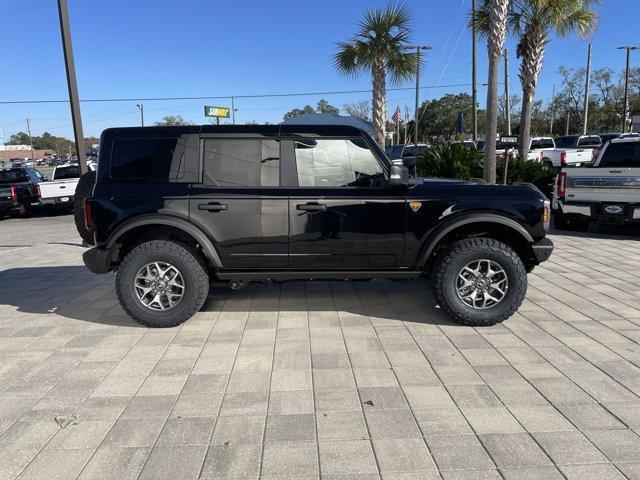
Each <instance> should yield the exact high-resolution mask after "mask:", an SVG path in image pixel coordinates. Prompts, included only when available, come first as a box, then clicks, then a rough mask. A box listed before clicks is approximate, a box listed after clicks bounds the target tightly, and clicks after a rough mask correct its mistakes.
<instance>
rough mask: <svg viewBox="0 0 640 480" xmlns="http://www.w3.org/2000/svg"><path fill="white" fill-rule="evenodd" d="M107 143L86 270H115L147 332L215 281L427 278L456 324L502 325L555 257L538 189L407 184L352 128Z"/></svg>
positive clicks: (155, 135) (242, 130)
mask: <svg viewBox="0 0 640 480" xmlns="http://www.w3.org/2000/svg"><path fill="white" fill-rule="evenodd" d="M100 144H101V155H100V162H99V166H98V170H97V173H96V174H95V175H96V177H95V186H94V187H93V191H92V193H91V195H90V197H89V198H87V199H86V201H85V202H84V214H85V222H86V228H88V229H89V232H90V233H91V239H92V241H93V242H92V243H93V244H94V245H95V248H92V249H90V250H88V251H86V252H85V253H84V255H83V258H84V262H85V265H86V266H87V267H88V268H89V269H90V270H91V271H92V272H95V273H106V272H109V271H112V270H116V271H117V275H116V291H117V295H118V298H119V300H120V303H121V304H122V307H123V308H124V310H125V311H126V312H127V313H128V314H129V315H130V316H131V317H133V318H134V319H135V320H137V321H139V322H140V323H143V324H144V325H148V326H153V327H169V326H175V325H178V324H180V323H182V322H184V321H185V320H187V319H188V318H190V317H191V316H192V315H194V314H195V313H196V312H197V311H198V310H199V309H200V307H201V306H202V305H203V303H204V302H205V300H206V298H207V295H208V293H209V284H210V282H212V281H214V280H215V281H216V282H219V281H226V282H229V284H230V285H231V287H232V288H240V287H242V286H243V285H246V284H247V283H249V282H279V281H289V280H311V279H336V280H354V279H358V280H367V279H373V278H387V279H409V278H418V277H427V278H428V279H429V280H430V281H431V284H432V287H433V292H434V296H435V299H436V301H437V302H438V304H439V305H440V307H441V308H442V309H443V310H444V311H445V312H446V313H447V314H449V315H450V316H451V317H452V318H453V319H454V320H455V321H457V322H459V323H463V324H466V325H476V326H479V325H493V324H496V323H498V322H501V321H503V320H505V319H506V318H508V317H509V316H510V315H512V314H513V313H514V312H515V311H516V310H517V308H518V307H519V306H520V304H521V302H522V300H523V298H524V296H525V292H526V289H527V272H529V271H531V270H532V269H533V268H534V266H535V265H538V264H539V263H540V262H543V261H545V260H546V259H548V258H549V256H550V255H551V252H552V250H553V244H552V242H551V241H550V240H549V239H547V238H545V235H546V233H547V230H548V227H549V202H548V201H547V200H546V198H545V197H544V196H543V195H542V193H541V192H540V191H539V190H538V189H536V188H535V187H533V186H530V185H518V186H503V185H490V184H482V183H473V182H465V181H457V180H449V181H448V180H438V179H433V180H429V179H410V178H409V177H408V173H407V169H406V168H405V167H404V166H401V165H396V164H393V163H392V162H390V161H389V160H388V159H387V157H386V156H385V155H384V153H383V152H382V151H381V150H380V148H379V147H378V146H377V145H376V144H375V143H374V142H373V140H372V139H371V138H370V137H369V135H367V133H365V132H363V131H361V130H359V129H357V128H354V127H348V126H326V125H324V126H310V125H241V126H231V125H228V126H227V125H225V126H213V125H206V126H184V127H140V128H114V129H108V130H105V131H104V132H103V133H102V138H101V142H100Z"/></svg>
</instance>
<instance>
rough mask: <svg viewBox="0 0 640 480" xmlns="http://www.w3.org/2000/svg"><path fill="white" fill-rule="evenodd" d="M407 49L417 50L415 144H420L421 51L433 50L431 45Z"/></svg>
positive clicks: (414, 46)
mask: <svg viewBox="0 0 640 480" xmlns="http://www.w3.org/2000/svg"><path fill="white" fill-rule="evenodd" d="M406 48H415V49H416V106H415V116H414V125H413V144H414V145H417V144H418V108H419V107H420V51H422V50H431V49H432V48H433V47H430V46H429V45H407V46H406Z"/></svg>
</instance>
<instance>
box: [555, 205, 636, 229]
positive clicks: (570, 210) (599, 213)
mask: <svg viewBox="0 0 640 480" xmlns="http://www.w3.org/2000/svg"><path fill="white" fill-rule="evenodd" d="M556 207H557V210H558V211H559V212H560V213H562V214H564V215H581V216H583V217H588V218H593V219H595V220H599V221H601V222H605V223H625V222H640V204H637V203H620V202H615V201H614V202H584V203H578V202H567V203H565V202H562V201H561V200H558V202H557V205H556ZM607 207H620V209H621V211H620V212H619V213H610V212H607V210H606V209H607Z"/></svg>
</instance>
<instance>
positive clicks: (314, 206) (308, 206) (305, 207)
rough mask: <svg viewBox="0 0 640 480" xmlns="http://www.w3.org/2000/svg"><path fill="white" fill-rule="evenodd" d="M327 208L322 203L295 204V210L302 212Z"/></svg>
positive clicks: (321, 210)
mask: <svg viewBox="0 0 640 480" xmlns="http://www.w3.org/2000/svg"><path fill="white" fill-rule="evenodd" d="M326 209H327V206H326V205H325V204H324V203H316V202H309V203H302V204H299V205H296V210H302V211H304V212H324V211H325V210H326Z"/></svg>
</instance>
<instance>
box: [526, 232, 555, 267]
mask: <svg viewBox="0 0 640 480" xmlns="http://www.w3.org/2000/svg"><path fill="white" fill-rule="evenodd" d="M531 248H532V250H533V255H534V256H535V258H536V261H537V263H538V264H540V263H542V262H546V261H547V260H549V257H550V256H551V254H552V253H553V242H552V241H551V240H550V239H549V238H547V237H545V238H543V239H542V240H539V241H537V242H536V243H534V244H533V245H531Z"/></svg>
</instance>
